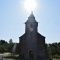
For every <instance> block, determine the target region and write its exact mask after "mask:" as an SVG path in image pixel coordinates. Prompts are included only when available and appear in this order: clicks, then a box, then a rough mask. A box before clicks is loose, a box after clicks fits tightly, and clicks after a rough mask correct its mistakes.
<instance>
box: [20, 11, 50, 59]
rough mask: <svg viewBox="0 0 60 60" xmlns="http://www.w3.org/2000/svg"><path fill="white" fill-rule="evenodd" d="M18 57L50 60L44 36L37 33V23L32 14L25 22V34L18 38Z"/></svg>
mask: <svg viewBox="0 0 60 60" xmlns="http://www.w3.org/2000/svg"><path fill="white" fill-rule="evenodd" d="M19 44H20V53H19V56H20V57H21V58H25V59H34V60H38V59H39V60H50V59H49V57H48V54H47V49H46V44H45V36H43V35H41V34H40V33H38V22H37V21H36V20H35V17H34V15H33V12H32V13H31V14H30V16H29V17H28V20H27V21H26V22H25V33H24V34H23V35H22V36H21V37H19Z"/></svg>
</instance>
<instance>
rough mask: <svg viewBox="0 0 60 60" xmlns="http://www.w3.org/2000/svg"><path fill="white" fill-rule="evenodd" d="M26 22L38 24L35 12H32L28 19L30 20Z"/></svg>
mask: <svg viewBox="0 0 60 60" xmlns="http://www.w3.org/2000/svg"><path fill="white" fill-rule="evenodd" d="M26 22H37V21H36V20H35V17H34V14H33V12H31V14H30V16H29V17H28V20H27V21H26Z"/></svg>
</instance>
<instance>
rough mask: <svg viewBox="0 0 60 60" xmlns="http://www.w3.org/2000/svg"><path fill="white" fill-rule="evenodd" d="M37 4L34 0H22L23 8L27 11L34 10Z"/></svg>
mask: <svg viewBox="0 0 60 60" xmlns="http://www.w3.org/2000/svg"><path fill="white" fill-rule="evenodd" d="M36 6H37V4H36V1H35V0H25V1H24V8H25V9H26V10H27V11H28V12H31V11H34V10H35V8H36Z"/></svg>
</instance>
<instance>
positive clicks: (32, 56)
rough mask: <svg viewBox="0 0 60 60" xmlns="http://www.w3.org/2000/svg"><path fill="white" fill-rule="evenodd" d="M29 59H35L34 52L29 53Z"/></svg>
mask: <svg viewBox="0 0 60 60" xmlns="http://www.w3.org/2000/svg"><path fill="white" fill-rule="evenodd" d="M29 58H31V59H32V58H34V52H33V51H29Z"/></svg>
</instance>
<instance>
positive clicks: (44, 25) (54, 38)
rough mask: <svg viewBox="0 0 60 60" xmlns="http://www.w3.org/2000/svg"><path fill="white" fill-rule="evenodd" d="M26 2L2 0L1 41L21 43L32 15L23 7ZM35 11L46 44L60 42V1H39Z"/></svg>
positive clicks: (39, 30) (0, 7)
mask: <svg viewBox="0 0 60 60" xmlns="http://www.w3.org/2000/svg"><path fill="white" fill-rule="evenodd" d="M24 1H25V0H0V39H4V40H6V41H8V42H9V39H12V40H13V42H19V37H20V36H21V35H23V34H24V32H25V24H24V22H26V21H27V19H28V16H29V15H30V13H28V12H27V11H26V9H25V8H24V7H23V2H24ZM37 4H38V5H37V8H36V9H35V11H34V16H35V19H36V20H37V21H38V22H39V23H38V24H39V25H38V32H39V33H41V34H42V35H44V36H45V37H46V43H53V42H60V0H37Z"/></svg>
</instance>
